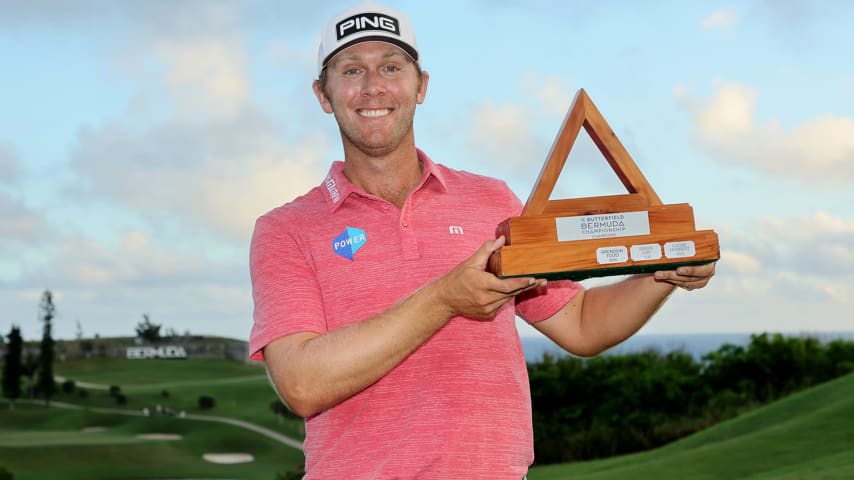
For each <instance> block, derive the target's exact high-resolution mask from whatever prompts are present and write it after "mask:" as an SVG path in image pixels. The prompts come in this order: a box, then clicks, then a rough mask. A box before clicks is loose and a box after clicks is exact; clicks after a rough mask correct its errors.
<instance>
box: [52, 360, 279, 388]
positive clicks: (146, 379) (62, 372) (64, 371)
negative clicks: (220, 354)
mask: <svg viewBox="0 0 854 480" xmlns="http://www.w3.org/2000/svg"><path fill="white" fill-rule="evenodd" d="M54 370H55V374H56V375H58V376H62V377H65V378H69V379H72V380H75V381H77V382H89V383H100V384H104V385H108V386H109V385H119V386H122V387H123V389H126V388H127V387H130V388H134V387H135V386H147V387H157V386H158V385H160V386H161V387H164V388H168V387H169V386H171V385H174V384H176V383H181V384H187V383H188V382H195V383H198V384H209V383H211V382H214V383H220V382H221V383H229V382H235V381H237V382H240V381H242V380H245V379H247V378H263V377H265V373H264V368H263V367H262V366H260V365H259V364H254V363H252V364H248V363H241V362H235V361H231V360H153V359H150V360H126V359H120V358H99V359H86V360H83V359H80V360H67V361H64V362H59V363H57V364H56V365H55V366H54Z"/></svg>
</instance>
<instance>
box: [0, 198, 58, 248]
mask: <svg viewBox="0 0 854 480" xmlns="http://www.w3.org/2000/svg"><path fill="white" fill-rule="evenodd" d="M0 219H2V220H0V243H6V244H9V243H11V242H15V243H24V244H41V243H43V242H45V241H46V240H47V238H46V232H47V225H46V223H45V220H44V218H43V217H42V216H41V215H40V214H39V213H38V212H36V211H34V210H32V209H30V208H28V207H27V206H26V205H24V203H23V202H21V201H19V200H17V199H16V198H14V197H11V196H9V195H7V194H5V193H3V192H0Z"/></svg>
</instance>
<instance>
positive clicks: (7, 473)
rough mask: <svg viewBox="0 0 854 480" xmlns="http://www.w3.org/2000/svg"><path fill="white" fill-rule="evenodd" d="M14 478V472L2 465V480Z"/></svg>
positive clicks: (0, 477)
mask: <svg viewBox="0 0 854 480" xmlns="http://www.w3.org/2000/svg"><path fill="white" fill-rule="evenodd" d="M14 478H15V476H14V475H12V472H10V471H9V470H6V469H5V468H3V467H0V480H12V479H14Z"/></svg>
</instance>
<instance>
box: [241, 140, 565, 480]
mask: <svg viewBox="0 0 854 480" xmlns="http://www.w3.org/2000/svg"><path fill="white" fill-rule="evenodd" d="M418 153H419V156H420V158H421V160H422V162H423V164H424V174H423V176H422V179H421V183H420V184H419V186H418V187H417V188H416V189H415V191H413V193H412V194H411V195H410V196H409V198H407V200H406V203H405V204H404V205H403V208H401V209H398V208H397V207H396V206H394V205H393V204H390V203H389V202H387V201H385V200H383V199H380V198H378V197H375V196H373V195H370V194H368V193H365V192H364V191H362V190H360V189H359V188H357V187H355V186H354V185H352V184H351V183H350V182H349V181H348V180H347V179H346V178H345V177H344V175H342V173H341V170H342V168H343V165H344V164H343V163H342V162H335V163H334V164H333V165H332V167H331V168H330V171H329V175H328V176H327V178H326V179H325V180H324V182H323V183H322V184H321V185H320V186H318V187H315V188H314V189H312V190H311V191H309V192H308V193H307V194H306V195H304V196H302V197H299V198H297V199H296V200H294V201H293V202H291V203H288V204H286V205H283V206H281V207H279V208H276V209H274V210H272V211H271V212H269V213H267V214H265V215H263V216H262V217H260V218H259V219H258V221H257V223H256V226H255V233H254V235H253V238H252V246H251V253H250V269H251V276H252V287H253V296H254V300H255V315H254V318H255V321H254V325H253V328H252V333H251V336H250V343H249V348H250V352H251V358H253V359H255V360H263V358H264V357H263V348H264V346H266V345H267V344H268V343H270V342H271V341H273V340H275V339H277V338H280V337H282V336H285V335H288V334H291V333H296V332H316V333H321V334H322V333H324V332H327V331H331V330H335V329H338V328H342V327H345V326H347V325H350V324H353V323H356V322H359V321H362V320H364V319H367V318H370V317H372V316H374V315H376V314H378V313H380V312H382V311H383V310H385V309H387V308H389V307H390V306H391V305H392V304H394V303H395V302H397V301H398V300H400V299H401V298H403V297H405V296H406V295H408V294H410V293H411V292H412V291H414V290H416V289H417V288H419V287H421V286H423V285H424V284H425V283H427V282H428V281H430V280H432V279H433V278H436V277H438V276H441V275H443V274H445V273H447V272H448V271H450V270H451V269H452V268H453V267H454V266H456V265H457V264H458V263H460V262H462V261H463V260H465V259H466V258H468V257H470V256H471V255H472V254H473V253H474V252H475V251H476V250H477V249H478V248H479V247H480V245H481V244H482V243H483V242H484V241H485V240H488V239H492V238H494V236H495V227H496V226H497V225H498V224H499V223H500V222H502V221H504V220H505V219H507V218H508V217H511V216H515V215H518V214H519V212H520V211H521V203H520V202H519V199H518V198H516V196H515V195H514V194H513V193H512V192H511V191H510V189H509V188H507V186H506V185H505V184H504V183H503V182H501V181H498V180H494V179H490V178H487V177H482V176H478V175H474V174H471V173H467V172H462V171H457V170H452V169H449V168H447V167H445V166H442V165H439V164H435V163H433V162H432V161H431V160H430V159H429V158H428V157H427V155H425V154H424V153H423V152H421V151H420V150H419V152H418ZM580 288H581V287H580V286H579V285H578V284H575V283H572V282H551V284H550V286H549V288H548V289H544V290H543V291H540V292H538V293H537V294H536V295H529V296H527V297H526V298H525V299H523V300H518V301H517V302H516V303H515V305H514V304H513V302H510V303H508V304H507V305H506V306H505V308H503V309H502V310H501V311H500V312H499V313H498V315H497V316H496V317H495V319H494V320H492V321H475V320H470V319H467V318H463V317H456V318H453V319H451V321H450V322H449V323H448V324H447V325H445V326H444V327H443V328H442V329H441V330H439V331H438V332H437V333H436V334H435V335H433V337H432V338H430V339H429V340H428V341H427V342H426V343H424V344H423V345H422V346H421V347H420V348H418V349H417V350H416V351H415V352H413V353H412V354H411V355H410V356H409V357H407V358H406V360H404V361H403V362H402V363H401V364H400V365H398V366H397V367H396V368H394V369H393V370H392V371H390V372H389V373H388V374H387V375H386V376H385V377H383V378H382V379H380V380H379V381H378V382H376V383H375V384H373V385H371V386H370V387H368V388H367V389H365V390H364V391H362V392H360V393H358V394H357V395H355V396H353V397H351V398H349V399H347V400H345V401H343V402H341V403H340V404H338V405H336V406H335V407H333V408H330V409H329V410H326V411H324V412H322V413H320V414H318V415H315V416H313V417H311V418H308V419H307V420H306V439H305V444H304V445H305V455H306V471H307V474H306V476H305V479H306V480H317V479H324V480H326V479H329V480H333V479H334V480H338V479H348V480H359V479H413V478H423V479H447V478H466V479H472V480H476V479H484V480H487V479H488V480H501V479H505V478H506V479H508V480H518V479H519V478H521V477H522V475H524V474H525V472H526V471H527V469H528V466H529V465H530V464H531V463H532V462H533V433H532V427H531V399H530V390H529V386H528V375H527V369H526V365H525V359H524V355H523V352H522V348H521V344H520V342H519V337H518V334H517V332H516V327H515V320H514V318H515V315H514V313H518V314H519V315H520V316H521V317H522V318H525V319H526V320H527V321H529V322H537V321H541V320H544V319H546V318H548V317H550V316H551V315H553V314H554V313H555V312H557V310H558V309H560V307H561V306H563V305H564V304H565V303H566V302H567V301H568V300H569V299H570V298H572V296H573V295H574V294H575V293H577V292H578V291H579V289H580ZM514 306H515V311H514Z"/></svg>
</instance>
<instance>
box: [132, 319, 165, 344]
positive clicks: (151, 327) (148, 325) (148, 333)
mask: <svg viewBox="0 0 854 480" xmlns="http://www.w3.org/2000/svg"><path fill="white" fill-rule="evenodd" d="M136 336H137V337H139V338H141V339H143V340H147V341H149V342H158V341H159V340H160V325H157V324H156V323H152V322H151V319H150V318H149V317H148V314H147V313H143V314H142V321H141V322H139V323H138V324H137V325H136Z"/></svg>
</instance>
